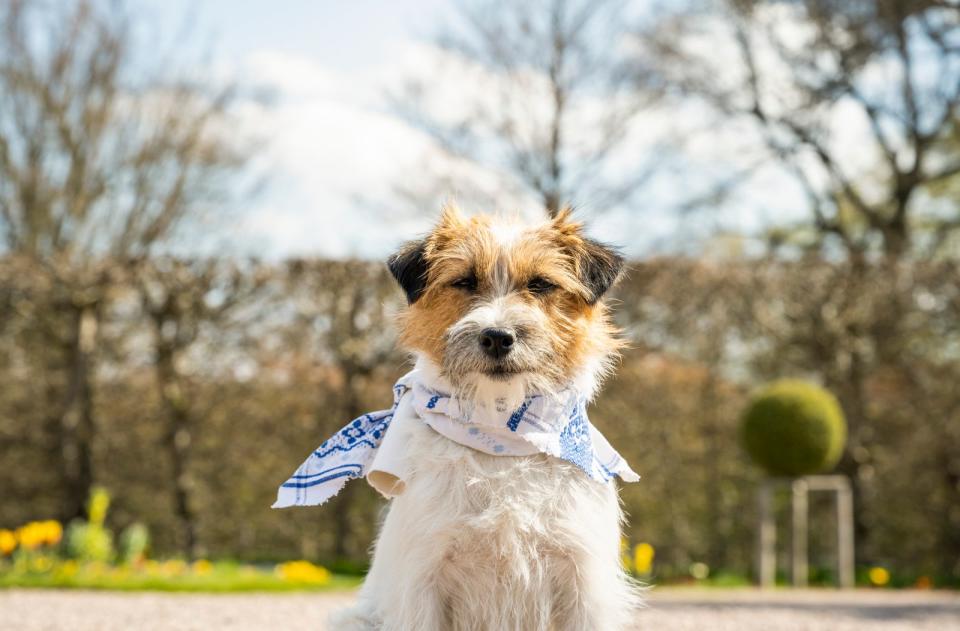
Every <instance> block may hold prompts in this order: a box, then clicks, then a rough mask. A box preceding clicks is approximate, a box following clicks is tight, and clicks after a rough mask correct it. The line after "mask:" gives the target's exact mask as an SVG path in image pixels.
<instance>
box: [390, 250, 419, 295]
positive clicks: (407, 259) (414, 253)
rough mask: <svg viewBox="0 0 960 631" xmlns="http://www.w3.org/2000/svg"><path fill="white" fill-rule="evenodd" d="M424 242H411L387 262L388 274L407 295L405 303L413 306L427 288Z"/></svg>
mask: <svg viewBox="0 0 960 631" xmlns="http://www.w3.org/2000/svg"><path fill="white" fill-rule="evenodd" d="M426 247H427V244H426V242H425V241H411V242H410V243H407V244H405V245H404V246H403V247H402V248H400V251H399V252H397V253H396V254H394V255H393V256H391V257H390V258H389V259H388V260H387V267H389V268H390V273H391V274H393V277H394V278H396V279H397V282H398V283H400V287H402V288H403V291H405V292H406V294H407V303H408V304H411V305H412V304H413V303H415V302H416V301H417V298H419V297H420V296H421V294H423V290H424V289H426V287H427V259H426V256H425V250H426Z"/></svg>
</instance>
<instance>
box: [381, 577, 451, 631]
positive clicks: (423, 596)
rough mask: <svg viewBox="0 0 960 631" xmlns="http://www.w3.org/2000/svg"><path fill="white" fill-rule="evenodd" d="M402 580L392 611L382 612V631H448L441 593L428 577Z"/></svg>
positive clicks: (448, 626)
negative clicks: (402, 583) (383, 613)
mask: <svg viewBox="0 0 960 631" xmlns="http://www.w3.org/2000/svg"><path fill="white" fill-rule="evenodd" d="M401 580H405V584H404V585H403V586H402V587H401V588H400V589H399V590H398V592H397V595H398V596H399V598H398V600H397V601H395V607H393V608H391V609H390V610H388V611H386V612H385V615H384V619H383V627H382V629H383V631H450V625H449V623H448V621H447V615H446V609H445V606H444V602H443V598H442V596H441V593H440V590H439V588H438V586H437V585H436V584H434V581H433V579H432V578H430V577H429V576H421V577H419V578H414V579H413V580H410V579H409V578H408V579H401Z"/></svg>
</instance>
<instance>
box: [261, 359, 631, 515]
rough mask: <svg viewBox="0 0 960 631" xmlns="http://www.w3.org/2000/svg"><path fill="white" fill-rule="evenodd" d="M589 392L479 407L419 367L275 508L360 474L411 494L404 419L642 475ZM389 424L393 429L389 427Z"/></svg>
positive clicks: (599, 474) (306, 469)
mask: <svg viewBox="0 0 960 631" xmlns="http://www.w3.org/2000/svg"><path fill="white" fill-rule="evenodd" d="M586 403H587V401H586V397H584V396H583V395H582V394H581V393H579V392H577V391H576V390H574V389H572V388H571V389H567V390H564V391H562V392H560V393H558V395H556V396H546V395H539V394H537V395H531V396H528V397H526V398H525V399H524V400H523V402H522V403H521V404H520V406H519V407H518V408H516V409H514V410H510V409H508V407H507V405H506V403H505V402H504V401H503V400H498V401H496V402H495V403H494V408H493V409H491V408H486V407H478V406H476V405H474V404H473V403H472V402H470V401H467V400H464V399H458V398H456V397H454V396H451V395H450V394H448V393H445V392H443V391H440V390H438V389H437V388H435V387H432V386H431V385H429V384H427V383H425V382H424V376H423V373H422V372H421V371H419V370H414V371H412V372H410V373H408V374H407V375H405V376H404V377H402V378H401V379H400V381H398V382H397V384H396V385H395V386H394V387H393V407H391V408H390V409H389V410H383V411H380V412H371V413H369V414H364V415H363V416H361V417H360V418H358V419H355V420H354V421H352V422H351V423H350V424H348V425H347V426H346V427H344V428H343V429H341V430H340V431H339V432H337V434H336V435H335V436H333V437H332V438H330V439H329V440H327V441H326V442H324V443H323V444H322V445H320V447H319V448H317V450H316V451H314V452H313V453H312V454H311V455H310V457H309V458H307V460H306V461H305V462H304V463H303V464H302V465H300V468H299V469H297V471H296V472H295V473H294V474H293V476H291V477H290V479H289V480H287V481H286V482H284V483H283V484H282V485H281V486H280V489H279V491H278V492H277V501H276V502H275V503H274V505H273V507H274V508H284V507H287V506H313V505H317V504H323V503H324V502H326V501H327V500H328V499H330V498H331V497H333V496H334V495H336V494H337V493H338V492H340V489H341V488H343V485H344V484H346V483H347V482H348V481H350V480H352V479H354V478H360V477H364V476H365V477H366V478H367V481H368V482H369V483H370V484H371V485H372V486H373V487H374V488H376V489H377V490H378V491H380V493H382V494H383V495H384V496H386V497H394V496H396V495H399V494H400V493H402V492H403V490H404V487H405V479H406V469H407V467H406V464H405V459H404V458H405V454H406V453H408V452H407V450H406V449H405V448H404V446H403V444H402V443H403V440H404V438H405V437H406V435H407V432H406V431H405V430H404V429H403V426H404V425H408V424H411V423H417V422H422V423H426V424H427V425H429V426H430V427H431V428H433V429H434V430H435V431H436V432H437V433H439V434H441V435H443V436H445V437H446V438H449V439H450V440H452V441H454V442H457V443H460V444H461V445H464V446H466V447H470V448H471V449H476V450H477V451H481V452H483V453H487V454H491V455H495V456H529V455H533V454H537V453H544V454H549V455H551V456H555V457H557V458H560V459H562V460H566V461H567V462H570V463H572V464H574V465H576V466H577V467H579V468H580V469H582V470H583V472H584V474H585V475H587V476H588V477H590V478H591V479H593V480H596V481H598V482H607V481H609V480H611V479H612V478H613V477H614V476H619V477H620V479H621V480H623V481H624V482H636V481H637V480H639V479H640V477H639V476H638V475H637V474H636V473H634V472H633V470H632V469H630V466H629V465H628V464H627V463H626V461H625V460H624V459H623V458H621V457H620V454H618V453H617V452H616V451H615V450H614V449H613V447H612V446H611V445H610V443H609V442H607V439H606V438H604V436H603V434H601V433H600V432H599V430H597V428H596V427H594V426H593V425H592V424H591V423H590V421H589V419H587V411H586ZM388 430H389V431H388Z"/></svg>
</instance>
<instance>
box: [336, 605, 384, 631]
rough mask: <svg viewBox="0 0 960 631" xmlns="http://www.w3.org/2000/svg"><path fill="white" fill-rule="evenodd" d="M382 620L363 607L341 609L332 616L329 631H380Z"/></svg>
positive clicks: (355, 606)
mask: <svg viewBox="0 0 960 631" xmlns="http://www.w3.org/2000/svg"><path fill="white" fill-rule="evenodd" d="M382 624H383V623H382V622H381V621H380V619H379V618H378V617H377V616H376V615H375V614H374V613H373V612H372V611H370V610H369V609H368V608H366V607H364V606H363V605H359V604H358V605H354V606H353V607H348V608H346V609H339V610H337V611H334V612H333V613H332V614H330V618H329V620H328V624H327V629H328V630H329V631H380V628H381V627H382Z"/></svg>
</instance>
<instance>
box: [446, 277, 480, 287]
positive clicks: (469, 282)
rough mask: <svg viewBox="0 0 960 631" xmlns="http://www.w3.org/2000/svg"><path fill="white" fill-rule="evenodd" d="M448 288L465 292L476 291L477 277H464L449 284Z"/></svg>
mask: <svg viewBox="0 0 960 631" xmlns="http://www.w3.org/2000/svg"><path fill="white" fill-rule="evenodd" d="M450 286H451V287H456V288H457V289H465V290H466V291H476V290H477V277H476V276H473V275H472V274H471V275H470V276H464V277H463V278H458V279H457V280H455V281H453V282H452V283H450Z"/></svg>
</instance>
